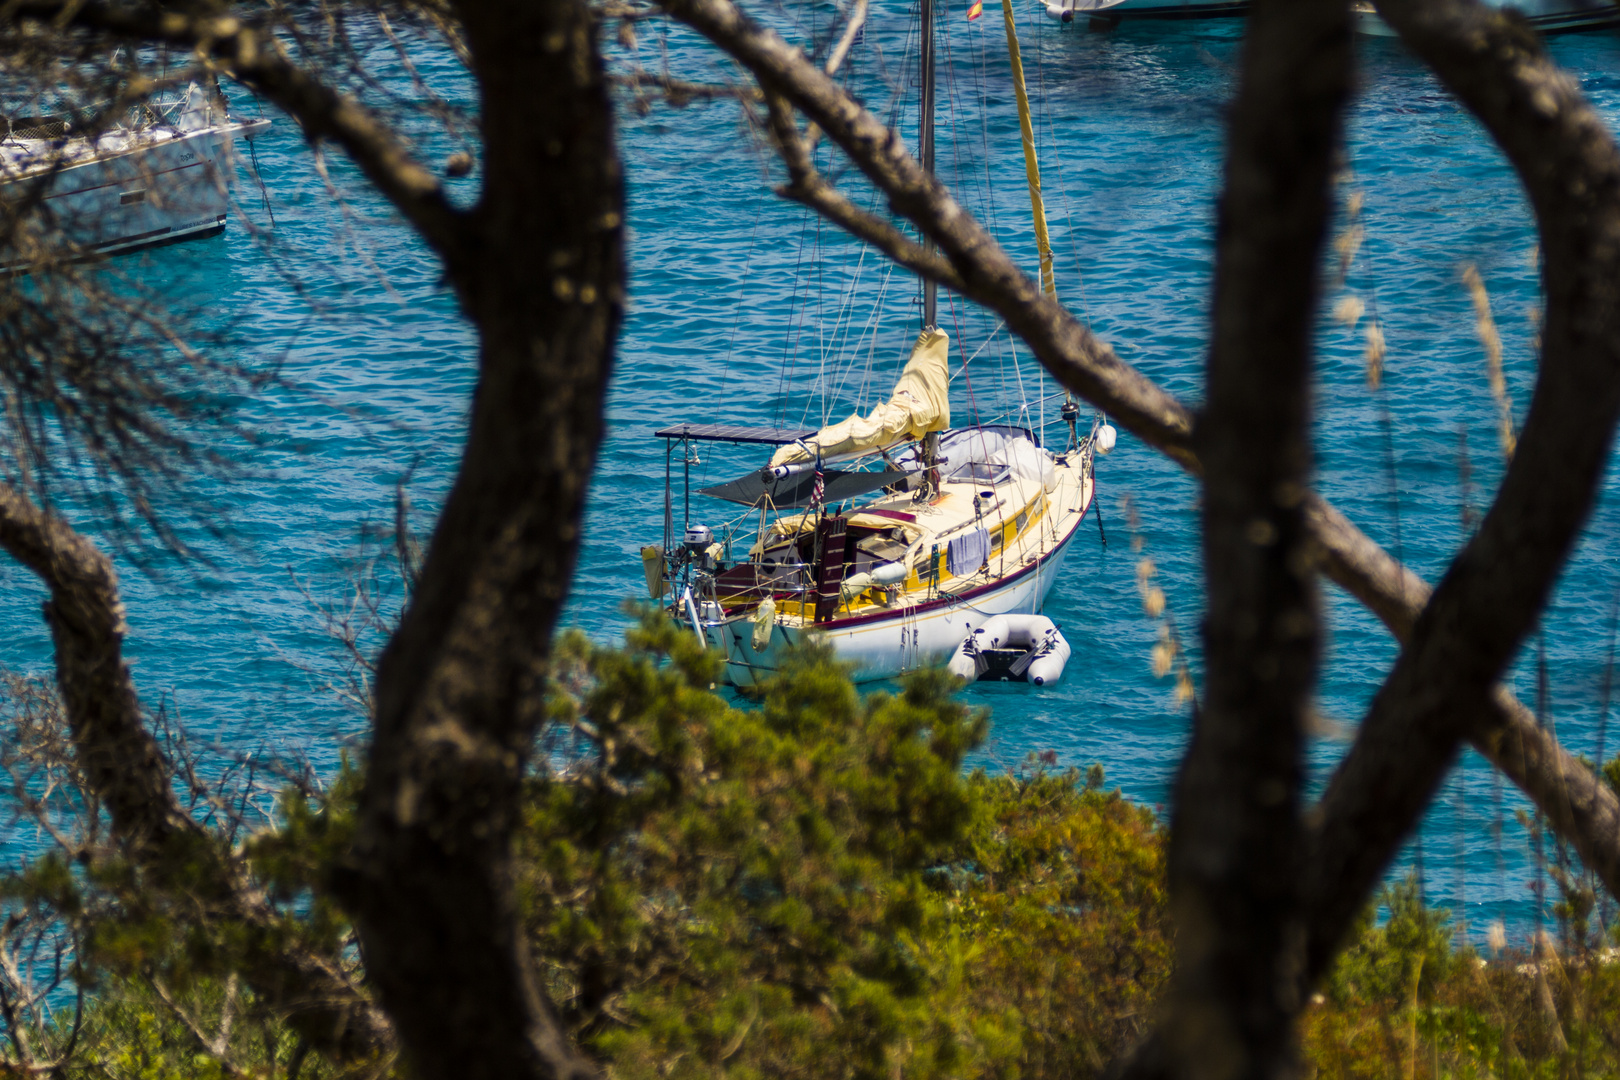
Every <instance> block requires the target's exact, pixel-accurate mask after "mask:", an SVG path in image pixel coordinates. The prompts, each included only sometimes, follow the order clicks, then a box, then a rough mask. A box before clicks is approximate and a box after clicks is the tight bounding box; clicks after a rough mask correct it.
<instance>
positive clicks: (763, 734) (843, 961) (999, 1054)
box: [520, 619, 1168, 1077]
mask: <svg viewBox="0 0 1620 1080" xmlns="http://www.w3.org/2000/svg"><path fill="white" fill-rule="evenodd" d="M558 655H559V657H560V658H561V665H560V666H561V668H562V670H564V671H565V672H567V675H566V677H565V678H564V679H562V680H561V683H562V684H563V685H564V686H566V687H567V690H566V691H560V692H559V693H558V694H557V696H556V698H555V699H554V713H555V716H556V718H557V720H558V724H559V728H560V729H562V730H566V731H568V732H570V733H572V734H573V735H575V736H576V739H577V741H576V742H574V743H573V744H572V745H571V746H570V747H569V755H570V756H569V757H568V758H567V760H566V761H559V763H558V764H559V765H562V766H564V767H562V768H559V769H558V770H556V771H554V772H552V773H551V774H548V775H546V776H545V777H544V778H543V779H540V780H537V781H536V782H535V790H534V797H533V799H532V800H531V803H530V805H531V813H530V817H529V820H528V822H527V827H526V829H525V851H524V855H523V857H522V859H521V860H520V865H521V866H522V867H523V868H524V874H525V877H524V882H523V884H524V897H525V902H526V904H527V909H528V911H529V912H530V926H531V927H532V932H533V935H534V942H535V952H536V955H537V956H539V957H541V958H542V959H543V962H544V963H545V965H546V971H547V974H548V977H549V980H550V983H551V989H552V991H553V994H554V997H555V999H556V1000H558V1001H559V1002H560V1003H561V1004H562V1006H563V1009H564V1012H565V1016H566V1017H567V1020H568V1022H569V1023H570V1024H571V1026H573V1028H574V1029H575V1031H576V1032H577V1033H578V1034H579V1036H580V1037H581V1038H582V1039H583V1040H584V1041H585V1043H586V1045H588V1046H589V1047H590V1048H591V1049H592V1050H594V1051H595V1052H596V1053H597V1054H599V1055H601V1056H602V1057H603V1058H604V1059H605V1060H607V1061H609V1062H611V1065H612V1071H613V1073H614V1074H615V1075H617V1076H622V1077H639V1076H672V1075H673V1076H686V1075H690V1076H699V1075H702V1076H709V1075H713V1074H715V1073H716V1072H718V1071H723V1072H725V1073H726V1074H728V1075H736V1076H739V1077H747V1076H767V1075H768V1076H815V1077H839V1076H850V1077H868V1076H870V1077H879V1076H881V1077H890V1076H893V1075H895V1074H896V1072H897V1071H898V1072H900V1073H902V1074H904V1075H907V1076H1023V1075H1031V1074H1036V1075H1039V1074H1043V1073H1050V1074H1052V1075H1058V1074H1062V1075H1075V1074H1076V1073H1077V1072H1078V1073H1080V1074H1086V1073H1092V1072H1095V1071H1097V1070H1099V1069H1100V1068H1101V1067H1102V1065H1103V1064H1104V1063H1105V1062H1106V1060H1107V1059H1108V1057H1109V1056H1110V1054H1111V1052H1112V1048H1113V1047H1115V1046H1117V1045H1119V1043H1120V1042H1121V1040H1122V1038H1124V1037H1127V1036H1128V1035H1129V1034H1130V1033H1133V1032H1134V1031H1135V1030H1137V1028H1138V1026H1139V1024H1140V1019H1139V1017H1140V1016H1141V1015H1142V1011H1143V1008H1144V1006H1145V1003H1146V1002H1147V1001H1148V1000H1149V999H1150V996H1151V993H1152V991H1153V989H1154V988H1155V987H1156V985H1157V983H1158V981H1159V980H1160V979H1162V973H1163V971H1164V969H1165V966H1166V961H1167V957H1168V945H1167V937H1166V929H1165V921H1164V901H1163V894H1162V878H1163V843H1162V837H1161V835H1160V831H1159V830H1158V828H1157V826H1156V825H1155V823H1154V820H1153V818H1152V816H1151V814H1148V813H1146V812H1145V811H1143V810H1141V809H1140V808H1137V807H1134V806H1131V805H1130V804H1129V803H1127V802H1126V801H1125V800H1123V799H1122V798H1120V797H1119V796H1118V795H1117V794H1103V793H1102V792H1101V791H1100V790H1096V789H1095V788H1091V787H1087V786H1086V785H1085V784H1084V783H1083V782H1082V781H1081V780H1080V778H1079V777H1078V776H1077V775H1076V774H1072V773H1070V774H1064V775H1061V776H1052V775H1047V774H1045V773H1043V772H1040V771H1039V770H1032V771H1028V772H1026V773H1025V774H1023V775H1020V776H1015V777H997V778H991V777H988V776H986V775H984V774H983V773H972V774H967V775H964V773H963V771H962V762H963V758H964V756H965V755H966V754H967V753H968V752H969V751H970V750H971V749H973V748H974V747H975V746H977V745H978V744H979V743H980V742H981V741H982V739H983V737H984V733H985V730H986V717H985V716H984V715H983V714H981V713H977V712H974V711H971V710H968V709H966V708H965V707H963V706H962V705H961V704H960V703H959V702H957V701H956V700H955V699H954V697H953V690H954V686H953V685H952V683H951V681H950V679H949V678H948V677H947V676H946V675H945V674H944V673H942V672H927V673H922V674H919V675H917V676H914V677H913V678H911V679H909V680H908V681H907V682H906V683H905V684H904V686H903V688H902V689H901V690H900V691H899V692H897V693H881V692H880V693H874V694H871V695H869V696H866V697H864V698H863V697H861V696H860V695H858V694H857V693H856V691H855V689H854V687H853V686H852V685H851V684H850V682H849V679H848V677H847V675H846V673H845V672H844V671H843V670H842V669H840V667H839V666H838V665H837V664H836V663H834V661H833V660H832V658H831V656H830V654H829V653H827V652H825V651H817V650H807V651H805V652H804V653H802V654H800V655H799V656H797V657H796V658H794V660H793V661H792V662H791V663H790V664H789V665H788V666H787V668H786V669H785V670H784V672H783V673H782V675H781V676H780V677H778V678H776V679H773V680H772V681H771V682H770V683H769V684H768V685H767V686H766V687H765V688H764V689H763V693H762V696H761V700H760V701H759V703H758V706H757V707H754V708H740V707H736V706H733V705H731V704H728V703H727V702H726V701H724V700H723V699H722V698H720V697H718V696H717V695H715V694H714V693H712V692H710V691H709V690H707V689H706V687H708V686H709V685H710V684H711V683H712V682H713V680H714V679H715V676H716V674H717V671H716V668H715V665H716V663H717V659H716V658H715V657H713V656H712V655H710V654H706V653H704V652H703V651H702V650H701V648H699V647H698V645H697V643H696V642H695V640H694V639H693V638H692V637H691V635H688V634H682V633H680V632H679V630H678V629H676V628H674V627H673V626H671V625H669V624H668V623H667V622H662V621H659V620H652V619H650V620H648V621H647V622H645V623H643V625H642V626H641V627H639V628H638V629H637V630H636V631H634V632H633V633H632V634H631V636H630V644H629V648H628V649H627V650H625V651H616V650H607V649H599V648H595V647H593V646H591V645H590V644H589V643H588V642H586V641H585V639H584V638H583V637H580V636H573V637H568V638H565V639H564V640H563V642H562V643H561V645H560V647H559V650H558Z"/></svg>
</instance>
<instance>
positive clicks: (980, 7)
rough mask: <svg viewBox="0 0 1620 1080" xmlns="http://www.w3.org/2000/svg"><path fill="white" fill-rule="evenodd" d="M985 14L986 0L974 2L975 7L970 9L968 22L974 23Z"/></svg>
mask: <svg viewBox="0 0 1620 1080" xmlns="http://www.w3.org/2000/svg"><path fill="white" fill-rule="evenodd" d="M983 14H984V0H973V6H972V7H970V8H968V22H972V21H973V20H974V19H977V18H978V17H979V16H980V15H983Z"/></svg>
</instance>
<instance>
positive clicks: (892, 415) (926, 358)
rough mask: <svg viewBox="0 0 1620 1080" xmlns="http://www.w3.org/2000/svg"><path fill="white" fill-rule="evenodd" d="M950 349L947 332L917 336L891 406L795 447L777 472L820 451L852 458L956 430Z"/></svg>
mask: <svg viewBox="0 0 1620 1080" xmlns="http://www.w3.org/2000/svg"><path fill="white" fill-rule="evenodd" d="M950 349H951V339H950V336H949V335H948V334H946V333H945V331H943V330H939V329H933V330H924V331H923V332H922V333H920V334H918V335H917V344H916V345H914V346H912V349H911V359H910V360H908V361H906V369H905V370H904V371H902V372H901V373H900V381H899V382H897V383H895V384H894V393H893V394H892V395H890V397H889V400H888V402H887V403H886V404H883V405H880V406H878V407H877V408H876V409H874V410H872V412H871V414H870V415H869V416H861V415H860V414H859V413H856V414H855V415H854V416H851V417H850V418H849V419H848V420H845V421H843V422H842V423H839V424H833V425H832V426H831V427H824V428H822V429H821V430H820V431H818V432H816V433H815V434H814V435H812V436H811V437H810V438H808V439H803V440H801V441H799V442H796V443H789V444H788V445H787V446H784V447H782V448H781V449H780V450H778V451H777V452H776V454H775V456H773V457H772V458H771V465H772V467H775V466H778V465H793V464H796V463H798V462H801V461H813V460H815V456H816V448H817V447H820V449H821V456H822V457H823V458H833V457H849V456H850V455H852V454H864V453H866V452H868V451H871V450H881V449H883V448H884V447H886V446H893V445H894V444H895V443H899V442H905V441H906V440H908V439H920V438H922V437H923V436H924V435H926V434H928V432H930V431H943V430H945V429H946V428H948V427H950V426H951V395H950V391H951V387H950V366H951V362H950Z"/></svg>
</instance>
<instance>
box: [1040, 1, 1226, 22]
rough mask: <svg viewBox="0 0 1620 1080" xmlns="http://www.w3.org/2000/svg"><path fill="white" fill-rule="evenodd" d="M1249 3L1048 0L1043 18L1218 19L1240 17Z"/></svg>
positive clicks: (1064, 19)
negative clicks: (1045, 15)
mask: <svg viewBox="0 0 1620 1080" xmlns="http://www.w3.org/2000/svg"><path fill="white" fill-rule="evenodd" d="M1248 10H1249V0H1048V2H1047V5H1046V14H1047V15H1048V16H1049V17H1051V18H1053V19H1057V20H1059V21H1061V22H1072V21H1073V20H1075V19H1098V20H1102V21H1104V22H1118V21H1120V20H1122V19H1218V18H1224V17H1227V16H1232V15H1243V14H1246V13H1247V12H1248Z"/></svg>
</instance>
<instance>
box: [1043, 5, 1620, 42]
mask: <svg viewBox="0 0 1620 1080" xmlns="http://www.w3.org/2000/svg"><path fill="white" fill-rule="evenodd" d="M1486 3H1488V4H1491V6H1493V7H1500V8H1512V9H1514V10H1516V11H1518V12H1519V13H1520V14H1522V15H1523V16H1524V17H1525V19H1526V21H1528V22H1529V23H1530V25H1532V26H1534V27H1535V28H1536V29H1538V30H1540V31H1541V32H1542V33H1544V34H1552V33H1560V32H1565V31H1571V30H1595V29H1599V28H1601V27H1605V26H1615V25H1620V5H1617V4H1615V3H1614V2H1613V0H1486ZM1045 7H1046V14H1047V16H1048V17H1050V18H1053V19H1057V20H1058V21H1059V22H1066V23H1067V22H1073V21H1074V20H1076V19H1085V20H1090V21H1095V22H1097V23H1103V24H1113V23H1118V22H1122V21H1124V20H1126V19H1199V18H1219V17H1224V16H1231V15H1244V14H1247V13H1248V10H1249V0H1046V3H1045ZM1355 20H1356V32H1357V33H1361V34H1368V35H1371V36H1373V37H1394V36H1395V31H1394V30H1392V29H1390V27H1389V24H1388V23H1386V22H1384V20H1383V19H1380V18H1379V17H1378V12H1377V11H1376V10H1374V8H1373V5H1372V4H1371V3H1370V2H1368V0H1360V2H1358V3H1356V4H1355Z"/></svg>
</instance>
